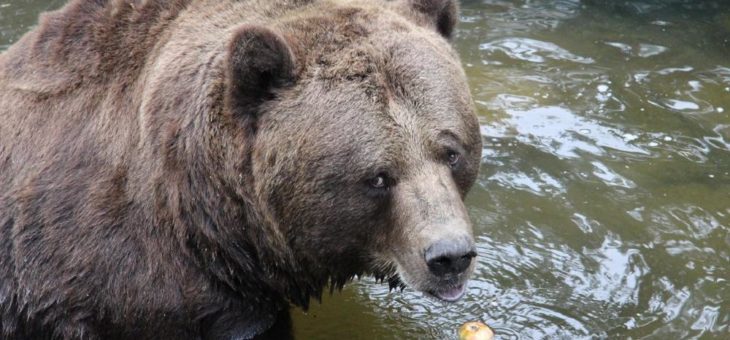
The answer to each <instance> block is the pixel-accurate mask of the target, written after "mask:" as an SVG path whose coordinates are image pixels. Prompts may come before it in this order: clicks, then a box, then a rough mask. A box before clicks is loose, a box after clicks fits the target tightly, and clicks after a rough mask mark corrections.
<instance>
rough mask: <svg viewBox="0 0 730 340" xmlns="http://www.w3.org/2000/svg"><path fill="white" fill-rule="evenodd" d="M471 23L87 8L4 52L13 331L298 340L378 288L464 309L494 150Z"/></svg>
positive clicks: (4, 211) (360, 2) (5, 242)
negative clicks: (460, 52) (292, 328)
mask: <svg viewBox="0 0 730 340" xmlns="http://www.w3.org/2000/svg"><path fill="white" fill-rule="evenodd" d="M456 13H457V6H456V4H455V3H454V2H453V1H448V0H375V1H370V0H368V1H366V0H349V1H344V0H342V1H340V0H311V1H306V0H273V1H263V0H261V1H254V0H249V1H230V0H229V1H218V0H215V1H213V0H199V1H189V0H174V1H153V0H138V1H132V0H108V1H91V0H76V1H72V2H71V3H69V4H68V5H66V6H65V7H64V8H62V9H61V10H59V11H56V12H52V13H49V14H45V15H43V16H42V17H41V20H40V24H39V26H38V27H37V28H36V29H34V30H33V31H31V32H30V33H28V34H26V35H25V36H24V37H23V38H22V39H21V40H20V41H19V42H18V43H16V44H15V45H13V46H12V47H11V48H10V49H9V50H8V51H6V52H5V53H3V54H2V55H0V122H1V123H0V330H1V332H2V333H0V337H1V338H4V339H31V338H32V339H46V338H74V339H76V338H79V339H110V338H143V339H147V338H155V339H160V338H162V339H195V338H200V339H209V338H216V339H217V338H236V339H238V338H250V337H253V336H260V337H266V336H270V337H281V336H283V335H282V334H273V333H272V332H273V331H274V330H280V329H285V328H287V327H288V306H289V303H293V304H295V305H299V306H302V307H303V308H306V307H307V305H308V303H309V300H310V298H312V297H314V298H320V297H321V294H322V291H323V289H324V288H325V287H327V286H328V285H329V287H330V288H331V289H339V288H341V287H342V285H343V284H345V283H346V282H347V281H348V280H350V279H351V278H353V277H354V276H356V275H374V276H375V277H377V278H380V279H383V280H386V281H388V282H389V283H390V284H391V285H394V286H399V285H402V284H405V285H408V286H411V287H413V288H414V289H417V290H420V291H423V292H424V293H427V294H431V295H433V296H435V297H437V298H441V299H444V300H455V299H458V298H459V297H460V296H461V295H462V294H463V293H464V290H465V282H466V280H467V279H468V276H469V275H470V273H471V272H472V271H473V268H474V262H475V261H472V258H473V257H474V256H475V255H476V253H475V252H474V241H473V237H472V233H471V226H470V222H469V219H468V216H467V214H466V209H465V208H464V205H463V198H464V195H465V194H466V192H467V191H468V189H469V187H470V186H471V185H472V184H473V182H474V180H475V178H476V174H477V170H478V167H479V164H480V157H481V137H480V134H479V125H478V121H477V119H476V116H475V113H474V108H473V105H472V102H471V97H470V95H469V90H468V87H467V84H466V79H465V76H464V72H463V70H462V69H461V66H460V63H459V59H458V56H457V55H456V53H455V52H454V51H453V49H452V48H451V46H450V45H449V43H448V38H450V36H451V35H452V31H453V28H454V24H455V21H456V18H457V14H456ZM401 282H402V283H401ZM276 322H278V323H280V324H281V325H284V327H279V326H278V325H277V326H276V327H272V325H275V323H276ZM267 330H268V331H267ZM287 331H288V328H287Z"/></svg>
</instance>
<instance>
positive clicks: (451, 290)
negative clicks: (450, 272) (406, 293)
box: [426, 283, 466, 302]
mask: <svg viewBox="0 0 730 340" xmlns="http://www.w3.org/2000/svg"><path fill="white" fill-rule="evenodd" d="M426 293H427V294H428V295H431V296H433V297H435V298H437V299H439V300H441V301H446V302H456V301H458V300H459V299H461V298H462V297H463V296H464V295H465V294H466V284H464V283H461V284H458V285H456V286H450V287H446V288H443V289H435V290H429V291H427V292H426Z"/></svg>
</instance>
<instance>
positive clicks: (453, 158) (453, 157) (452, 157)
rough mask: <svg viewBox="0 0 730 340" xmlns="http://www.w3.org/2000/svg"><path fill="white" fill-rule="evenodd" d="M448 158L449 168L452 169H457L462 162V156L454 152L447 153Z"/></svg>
mask: <svg viewBox="0 0 730 340" xmlns="http://www.w3.org/2000/svg"><path fill="white" fill-rule="evenodd" d="M446 158H447V159H446V161H447V162H448V163H449V167H451V168H455V167H456V166H457V165H458V164H459V161H461V155H460V154H459V153H458V152H456V151H453V150H449V151H448V152H447V153H446Z"/></svg>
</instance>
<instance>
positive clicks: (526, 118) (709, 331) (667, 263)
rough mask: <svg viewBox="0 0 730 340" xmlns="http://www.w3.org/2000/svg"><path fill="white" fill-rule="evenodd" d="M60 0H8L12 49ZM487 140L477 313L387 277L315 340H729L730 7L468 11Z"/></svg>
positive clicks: (584, 5) (479, 198)
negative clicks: (465, 337)
mask: <svg viewBox="0 0 730 340" xmlns="http://www.w3.org/2000/svg"><path fill="white" fill-rule="evenodd" d="M59 3H61V1H40V0H36V1H13V2H7V0H0V49H1V48H4V47H6V46H7V45H8V44H10V43H12V42H13V41H15V40H16V39H17V38H18V37H19V35H20V34H22V33H23V32H24V31H26V30H28V29H29V28H30V27H31V26H32V25H33V24H34V23H35V20H36V15H37V13H38V12H39V11H41V10H46V9H48V8H53V7H57V6H58V5H59ZM455 45H456V47H457V49H458V50H459V52H460V54H461V56H462V59H463V63H464V65H465V68H466V70H467V73H468V74H469V77H470V81H471V86H472V91H473V95H474V99H475V101H476V105H477V108H478V109H479V114H480V118H481V121H482V134H483V135H484V150H483V155H484V158H483V166H482V172H481V175H480V177H479V179H478V181H477V184H476V185H475V187H474V189H473V190H472V192H471V194H470V195H469V198H468V202H467V203H468V207H469V210H470V213H471V216H472V219H473V221H474V225H475V233H476V235H477V240H478V248H479V254H480V257H479V266H478V268H477V271H476V273H475V277H474V280H473V281H472V282H471V285H470V288H469V295H468V296H467V297H465V298H464V299H463V300H462V301H460V302H458V303H456V304H451V305H444V304H442V303H440V302H437V301H433V300H430V299H428V298H425V297H424V296H423V295H421V294H420V293H417V292H413V291H411V290H409V289H406V290H405V291H404V292H389V291H388V289H387V287H386V286H383V285H380V284H376V283H374V282H373V281H372V280H371V279H363V280H361V281H358V282H355V283H353V284H351V285H349V286H348V287H346V289H345V290H344V291H343V292H342V293H339V294H338V293H336V294H335V295H333V296H328V297H325V299H324V300H325V301H324V303H323V304H322V305H317V304H315V306H314V307H313V308H312V309H311V310H310V311H309V312H308V313H303V312H302V311H299V310H294V311H293V315H294V319H295V332H296V334H297V336H298V337H299V338H311V339H329V338H383V339H409V338H420V339H443V338H454V337H455V336H456V329H457V328H458V326H459V325H460V324H461V323H463V322H466V321H471V320H476V319H480V320H483V321H485V322H487V323H488V324H490V325H491V326H492V327H493V328H495V330H496V332H497V336H498V338H500V339H533V338H550V339H561V338H562V339H580V338H667V339H680V338H682V339H684V338H687V339H689V338H702V339H728V338H730V283H729V282H728V281H729V280H730V232H729V231H730V2H728V1H725V0H716V1H709V0H708V1H691V0H684V1H682V0H674V1H672V0H664V1H661V0H655V1H652V0H635V1H609V0H583V1H580V0H553V1H547V0H546V1H529V0H521V1H520V0H480V1H463V2H462V23H461V25H460V29H459V31H458V32H457V38H456V41H455Z"/></svg>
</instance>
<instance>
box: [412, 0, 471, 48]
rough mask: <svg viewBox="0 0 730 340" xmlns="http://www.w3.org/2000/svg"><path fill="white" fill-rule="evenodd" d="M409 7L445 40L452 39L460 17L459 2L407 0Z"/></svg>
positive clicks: (452, 0)
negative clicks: (423, 17)
mask: <svg viewBox="0 0 730 340" xmlns="http://www.w3.org/2000/svg"><path fill="white" fill-rule="evenodd" d="M406 1H407V2H408V6H409V7H410V8H411V9H412V10H414V11H415V12H417V13H420V14H421V15H425V17H426V18H427V20H429V21H430V23H431V24H432V25H433V26H434V27H435V28H436V30H437V31H438V32H439V33H441V35H443V36H444V37H445V38H447V39H450V38H451V36H452V35H453V33H454V27H456V22H457V21H458V17H459V3H458V1H457V0H406Z"/></svg>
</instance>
